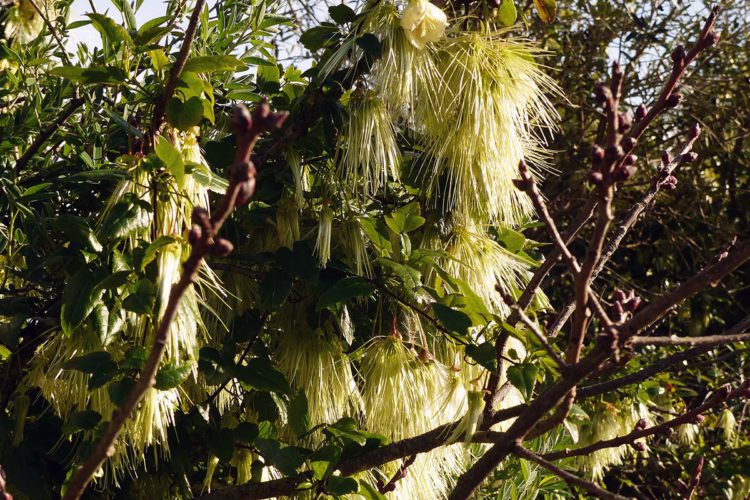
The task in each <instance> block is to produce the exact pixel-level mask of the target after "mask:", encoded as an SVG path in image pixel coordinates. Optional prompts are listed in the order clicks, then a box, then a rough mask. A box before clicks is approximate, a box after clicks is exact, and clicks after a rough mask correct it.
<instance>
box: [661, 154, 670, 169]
mask: <svg viewBox="0 0 750 500" xmlns="http://www.w3.org/2000/svg"><path fill="white" fill-rule="evenodd" d="M670 163H672V153H670V152H669V151H664V152H663V153H662V154H661V164H662V165H664V166H665V167H666V166H667V165H669V164H670Z"/></svg>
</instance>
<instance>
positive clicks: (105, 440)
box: [63, 103, 286, 500]
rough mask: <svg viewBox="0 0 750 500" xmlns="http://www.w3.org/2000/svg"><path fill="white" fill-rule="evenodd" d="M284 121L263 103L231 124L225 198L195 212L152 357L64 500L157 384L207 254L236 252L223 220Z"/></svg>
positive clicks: (245, 191) (251, 186)
mask: <svg viewBox="0 0 750 500" xmlns="http://www.w3.org/2000/svg"><path fill="white" fill-rule="evenodd" d="M285 118H286V115H285V114H272V113H271V111H270V109H269V107H268V104H265V103H263V104H261V105H260V106H259V107H258V108H257V109H256V110H255V112H254V113H253V115H252V117H251V116H250V115H249V113H248V112H247V110H246V109H244V107H243V108H237V109H236V110H235V117H234V120H233V125H234V129H235V135H236V136H237V155H236V157H235V160H236V163H235V165H234V166H233V168H232V172H231V177H230V181H229V186H228V187H227V191H226V194H225V195H224V197H223V198H222V199H221V201H220V202H219V204H218V206H217V208H216V210H215V211H214V213H213V215H212V216H210V217H209V215H208V212H207V211H206V210H205V209H203V208H195V209H194V210H193V217H192V220H193V228H192V229H191V231H190V236H189V240H190V245H191V252H190V256H189V257H188V259H187V260H186V261H185V263H184V264H183V273H182V276H181V277H180V280H179V281H178V282H177V283H176V284H175V285H174V286H173V287H172V291H171V293H170V295H169V302H168V303H167V307H166V309H165V311H164V316H162V318H161V322H160V323H159V328H158V329H157V330H156V333H155V335H154V342H153V346H152V348H151V353H150V354H149V357H148V360H147V361H146V364H145V366H144V368H143V372H142V373H141V375H140V377H139V378H138V381H137V382H136V384H135V386H134V387H133V389H132V391H131V392H130V394H129V395H128V397H127V399H126V400H125V402H124V403H122V405H120V407H119V408H117V409H116V410H115V411H114V412H113V414H112V420H111V421H110V423H109V426H108V427H107V430H106V431H105V433H104V436H103V437H102V438H101V439H100V440H99V442H98V443H97V445H96V447H95V448H94V451H93V452H92V453H91V455H90V456H89V458H88V459H87V460H86V462H85V463H84V464H83V465H82V466H81V467H80V468H79V469H78V471H77V472H76V475H75V476H74V477H73V479H72V480H71V482H70V484H69V485H68V489H67V491H66V492H65V496H64V497H63V500H75V499H77V498H79V497H80V496H81V495H82V494H83V492H84V490H85V489H86V486H87V485H88V483H89V481H90V480H91V478H92V477H93V476H94V474H95V473H96V471H98V470H99V468H100V467H101V466H102V465H103V464H104V462H105V461H106V460H107V459H108V458H109V457H111V456H112V455H113V454H114V452H115V448H114V444H115V441H116V440H117V438H118V436H119V435H120V432H121V431H122V428H123V426H124V425H125V422H126V420H127V419H128V418H129V417H130V414H131V413H132V412H133V410H134V409H135V408H136V406H138V404H139V403H140V402H141V400H142V399H143V396H144V394H145V393H146V391H147V390H149V389H150V388H152V387H153V386H154V384H155V383H156V373H157V371H158V369H159V364H160V363H161V359H162V356H163V355H164V351H165V350H166V347H167V342H168V340H169V332H170V328H171V326H172V323H173V322H174V320H175V318H176V317H177V310H178V306H179V304H180V301H181V300H182V298H183V296H184V295H185V292H187V290H188V289H189V288H190V286H191V285H192V284H193V282H194V281H195V279H196V277H197V275H198V271H199V270H200V267H201V265H202V263H203V259H204V257H205V256H206V255H208V254H213V255H220V256H223V255H227V254H228V253H230V252H231V251H232V246H231V243H229V242H228V241H227V240H224V239H221V238H219V237H218V234H219V230H220V229H221V226H222V225H223V224H224V221H226V219H227V218H228V217H229V215H230V214H231V213H232V212H233V211H234V208H235V206H236V205H237V204H240V203H242V204H244V203H246V202H247V200H248V199H249V198H250V197H251V196H252V194H253V192H254V190H255V167H254V166H253V164H252V162H250V154H251V152H252V150H253V147H254V146H255V143H256V142H257V140H258V137H259V136H260V135H261V134H263V133H264V132H267V131H268V130H271V129H274V128H278V127H279V126H280V125H281V124H282V123H283V121H284V119H285Z"/></svg>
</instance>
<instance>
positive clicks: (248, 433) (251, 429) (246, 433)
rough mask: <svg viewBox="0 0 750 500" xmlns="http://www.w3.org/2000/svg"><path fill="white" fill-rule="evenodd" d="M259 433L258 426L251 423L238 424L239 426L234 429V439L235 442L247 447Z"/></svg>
mask: <svg viewBox="0 0 750 500" xmlns="http://www.w3.org/2000/svg"><path fill="white" fill-rule="evenodd" d="M259 433H260V431H259V430H258V424H254V423H252V422H240V423H239V425H237V427H235V428H234V439H235V441H239V442H240V443H244V444H248V445H249V444H252V443H253V441H254V440H255V438H257V437H258V435H259Z"/></svg>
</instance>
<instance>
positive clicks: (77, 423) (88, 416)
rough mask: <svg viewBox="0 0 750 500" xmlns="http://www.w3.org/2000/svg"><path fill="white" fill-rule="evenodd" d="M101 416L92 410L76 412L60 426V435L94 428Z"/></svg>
mask: <svg viewBox="0 0 750 500" xmlns="http://www.w3.org/2000/svg"><path fill="white" fill-rule="evenodd" d="M101 419H102V416H101V415H100V414H99V413H98V412H95V411H93V410H84V411H77V412H75V413H73V414H72V415H71V416H70V419H69V420H68V421H67V422H65V424H63V426H62V433H63V434H64V435H66V436H69V435H71V434H74V433H76V432H78V431H83V430H90V429H93V428H95V427H96V425H97V424H98V423H99V421H101Z"/></svg>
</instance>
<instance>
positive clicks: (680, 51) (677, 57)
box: [671, 45, 687, 63]
mask: <svg viewBox="0 0 750 500" xmlns="http://www.w3.org/2000/svg"><path fill="white" fill-rule="evenodd" d="M686 55H687V54H686V53H685V47H683V46H682V45H678V46H677V48H675V49H674V50H673V51H672V55H671V57H672V61H673V62H676V63H682V62H684V61H685V56H686Z"/></svg>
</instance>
